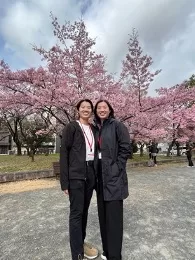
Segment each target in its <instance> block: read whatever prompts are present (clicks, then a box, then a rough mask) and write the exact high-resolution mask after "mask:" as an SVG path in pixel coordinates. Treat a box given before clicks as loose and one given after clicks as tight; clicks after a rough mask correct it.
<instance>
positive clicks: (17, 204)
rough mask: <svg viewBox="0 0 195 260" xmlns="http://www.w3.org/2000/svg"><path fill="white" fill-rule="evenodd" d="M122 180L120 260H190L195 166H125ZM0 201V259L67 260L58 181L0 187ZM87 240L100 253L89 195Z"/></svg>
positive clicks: (194, 253) (194, 250)
mask: <svg viewBox="0 0 195 260" xmlns="http://www.w3.org/2000/svg"><path fill="white" fill-rule="evenodd" d="M128 180H129V193H130V194H129V197H128V198H127V199H126V200H125V202H124V243H123V259H124V260H194V259H195V189H194V187H195V168H188V167H186V163H185V164H182V163H181V164H180V163H178V164H174V165H171V164H166V165H160V166H158V167H153V168H149V167H138V168H131V167H130V166H129V167H128ZM0 201H1V208H0V215H1V218H0V219H1V220H0V222H1V225H0V233H1V236H0V251H1V255H0V260H13V259H16V260H26V259H28V260H36V259H37V260H38V259H40V260H46V259H51V260H71V256H70V249H69V237H68V213H69V203H68V198H67V197H66V196H65V195H64V194H63V193H62V192H61V190H60V186H59V181H58V180H56V179H44V180H32V181H21V182H15V183H4V184H0ZM87 240H88V241H90V242H92V243H94V244H95V245H96V246H97V247H98V249H99V250H100V251H101V240H100V234H99V225H98V218H97V208H96V198H95V194H94V196H93V199H92V203H91V206H90V211H89V221H88V228H87ZM97 260H100V257H98V258H97Z"/></svg>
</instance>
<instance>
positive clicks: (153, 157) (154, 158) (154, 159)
mask: <svg viewBox="0 0 195 260" xmlns="http://www.w3.org/2000/svg"><path fill="white" fill-rule="evenodd" d="M152 159H153V161H154V164H157V161H156V156H154V155H152Z"/></svg>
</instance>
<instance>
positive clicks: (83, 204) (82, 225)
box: [69, 164, 96, 260]
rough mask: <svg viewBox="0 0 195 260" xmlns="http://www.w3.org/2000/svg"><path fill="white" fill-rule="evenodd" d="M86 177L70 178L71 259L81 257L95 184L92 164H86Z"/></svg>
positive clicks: (75, 259) (76, 259) (74, 259)
mask: <svg viewBox="0 0 195 260" xmlns="http://www.w3.org/2000/svg"><path fill="white" fill-rule="evenodd" d="M86 176H87V179H86V181H84V180H70V187H69V200H70V216H69V234H70V248H71V254H72V260H78V259H82V257H83V255H84V252H83V243H84V240H85V236H86V227H87V217H88V209H89V205H90V201H91V197H92V194H93V189H94V188H95V185H96V178H95V174H94V166H93V164H91V165H88V166H87V175H86Z"/></svg>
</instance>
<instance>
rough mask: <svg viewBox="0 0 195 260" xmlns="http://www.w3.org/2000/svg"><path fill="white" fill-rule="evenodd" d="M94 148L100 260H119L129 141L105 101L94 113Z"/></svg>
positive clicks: (125, 132) (120, 257)
mask: <svg viewBox="0 0 195 260" xmlns="http://www.w3.org/2000/svg"><path fill="white" fill-rule="evenodd" d="M94 115H95V123H96V134H95V139H96V142H97V146H98V161H97V162H96V165H97V167H96V170H97V178H98V187H97V204H98V215H99V223H100V233H101V239H102V247H103V253H102V255H101V258H102V259H104V260H106V259H107V260H121V259H122V256H121V251H122V240H123V200H124V199H126V198H127V197H128V195H129V193H128V180H127V173H126V162H127V159H128V157H129V155H130V138H129V133H128V130H127V128H126V127H125V125H124V124H123V123H121V122H119V121H117V120H116V119H114V110H113V108H112V107H111V105H110V104H109V102H108V101H106V100H100V101H98V102H97V104H96V105H95V109H94Z"/></svg>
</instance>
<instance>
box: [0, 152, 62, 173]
mask: <svg viewBox="0 0 195 260" xmlns="http://www.w3.org/2000/svg"><path fill="white" fill-rule="evenodd" d="M58 160H59V154H50V155H48V156H45V155H35V161H34V162H32V161H31V158H30V157H28V156H26V155H22V156H17V155H0V173H2V172H18V171H21V172H22V171H33V170H45V169H52V163H53V162H56V161H58Z"/></svg>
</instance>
